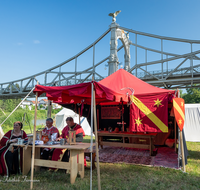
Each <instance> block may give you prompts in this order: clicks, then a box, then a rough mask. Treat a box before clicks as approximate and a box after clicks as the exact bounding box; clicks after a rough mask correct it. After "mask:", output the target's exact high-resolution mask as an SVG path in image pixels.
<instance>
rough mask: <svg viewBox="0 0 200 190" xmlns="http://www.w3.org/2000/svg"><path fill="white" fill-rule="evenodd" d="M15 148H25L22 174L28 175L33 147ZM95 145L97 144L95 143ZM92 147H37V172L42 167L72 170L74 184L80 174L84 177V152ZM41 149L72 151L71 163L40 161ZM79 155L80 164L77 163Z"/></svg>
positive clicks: (71, 176) (79, 145) (71, 180)
mask: <svg viewBox="0 0 200 190" xmlns="http://www.w3.org/2000/svg"><path fill="white" fill-rule="evenodd" d="M13 145H14V146H21V147H22V148H23V165H22V171H23V172H22V174H23V175H27V174H28V172H29V171H30V169H31V151H32V145H28V147H27V149H25V145H18V144H13ZM94 145H95V143H94ZM89 147H90V143H77V144H75V145H36V146H35V162H34V168H35V171H38V170H40V166H43V167H50V168H59V169H67V170H70V182H71V184H73V183H74V182H75V180H76V177H77V174H78V173H79V174H80V176H81V178H83V177H84V150H85V149H87V148H89ZM41 148H60V149H68V150H70V160H69V162H62V161H52V160H43V159H40V149H41ZM77 155H78V162H77Z"/></svg>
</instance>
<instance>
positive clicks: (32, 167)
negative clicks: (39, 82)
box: [30, 92, 38, 189]
mask: <svg viewBox="0 0 200 190" xmlns="http://www.w3.org/2000/svg"><path fill="white" fill-rule="evenodd" d="M37 103H38V92H36V97H35V105H36V106H35V117H34V130H33V148H32V160H31V184H30V189H33V174H34V161H35V160H34V159H35V137H36V120H37Z"/></svg>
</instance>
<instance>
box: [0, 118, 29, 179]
mask: <svg viewBox="0 0 200 190" xmlns="http://www.w3.org/2000/svg"><path fill="white" fill-rule="evenodd" d="M22 126H23V124H22V123H21V122H20V121H16V122H15V123H14V126H13V130H10V131H8V132H7V133H6V134H5V135H4V136H3V138H2V139H1V141H0V174H1V175H6V176H10V175H11V174H21V172H22V171H21V168H22V167H21V166H22V148H19V147H16V146H13V145H12V143H16V142H17V139H18V138H21V139H24V140H28V137H27V135H26V133H25V132H24V131H23V130H22Z"/></svg>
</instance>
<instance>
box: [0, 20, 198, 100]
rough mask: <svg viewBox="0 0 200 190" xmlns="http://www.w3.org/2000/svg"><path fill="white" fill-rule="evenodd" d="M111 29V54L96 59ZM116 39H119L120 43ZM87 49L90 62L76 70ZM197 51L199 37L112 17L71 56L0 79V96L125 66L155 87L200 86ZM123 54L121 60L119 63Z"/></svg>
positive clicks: (79, 80)
mask: <svg viewBox="0 0 200 190" xmlns="http://www.w3.org/2000/svg"><path fill="white" fill-rule="evenodd" d="M110 33H111V38H110V54H108V55H107V56H105V57H104V58H102V59H101V60H99V61H96V59H95V57H96V55H97V53H98V52H96V51H95V49H96V47H97V46H98V44H99V43H100V42H101V41H102V40H103V39H104V38H105V37H106V36H108V34H110ZM118 39H119V40H120V41H119V40H118ZM131 40H132V41H133V42H132V41H131ZM118 41H119V43H121V44H120V45H119V47H118ZM107 45H108V44H107ZM198 46H199V47H198ZM183 47H184V48H183ZM123 50H124V51H123ZM88 51H90V52H92V55H91V58H92V59H91V60H92V61H91V63H90V66H89V67H88V68H83V69H81V70H80V69H79V70H78V66H79V65H81V66H82V67H84V64H85V63H84V61H80V62H79V58H80V57H81V56H82V55H84V54H86V53H87V52H88ZM123 52H124V55H123ZM199 54H200V40H188V39H180V38H173V37H165V36H159V35H154V34H149V33H144V32H139V31H135V30H132V29H128V28H125V27H121V26H119V25H118V24H117V23H116V18H115V17H113V21H112V23H111V25H110V28H109V29H108V30H107V31H105V32H104V33H103V34H102V35H101V36H100V37H99V38H97V39H96V40H95V41H94V42H93V43H92V44H90V45H89V46H88V47H86V48H85V49H83V50H82V51H80V52H79V53H78V54H76V55H74V56H73V57H71V58H69V59H67V60H66V61H64V62H62V63H60V64H58V65H56V66H54V67H52V68H49V69H47V70H45V71H42V72H40V73H37V74H35V75H32V76H29V77H26V78H23V79H18V80H15V81H10V82H6V83H0V98H1V99H7V98H20V97H24V96H25V95H26V94H27V93H28V92H29V91H30V90H31V89H32V88H33V87H34V86H35V85H36V84H37V82H38V83H39V84H41V85H45V86H64V85H73V84H78V83H83V82H88V81H91V80H92V77H94V80H96V81H99V80H102V79H103V78H105V77H106V76H108V75H110V74H112V73H113V72H115V71H116V70H117V69H119V67H124V69H125V70H127V71H128V72H130V73H132V74H133V75H135V76H136V77H138V78H140V79H141V80H143V81H145V82H147V83H149V84H151V85H154V86H158V87H163V88H173V89H174V88H186V87H187V88H192V87H200V85H199V84H200V57H199ZM120 56H121V58H120ZM123 56H124V63H122V60H123ZM131 58H132V59H131ZM119 60H120V61H119ZM120 62H121V63H120ZM72 65H73V66H74V68H72ZM87 65H88V64H87ZM105 66H107V67H108V74H105V70H104V69H102V67H105ZM69 68H70V69H69ZM30 96H34V94H31V95H30Z"/></svg>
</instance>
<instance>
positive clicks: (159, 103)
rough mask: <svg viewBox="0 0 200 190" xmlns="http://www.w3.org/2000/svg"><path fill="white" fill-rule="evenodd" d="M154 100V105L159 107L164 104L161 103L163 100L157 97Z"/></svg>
mask: <svg viewBox="0 0 200 190" xmlns="http://www.w3.org/2000/svg"><path fill="white" fill-rule="evenodd" d="M154 102H155V104H154V106H157V107H159V106H160V105H162V104H161V102H162V100H159V99H158V98H157V100H154Z"/></svg>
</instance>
